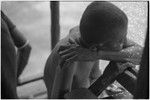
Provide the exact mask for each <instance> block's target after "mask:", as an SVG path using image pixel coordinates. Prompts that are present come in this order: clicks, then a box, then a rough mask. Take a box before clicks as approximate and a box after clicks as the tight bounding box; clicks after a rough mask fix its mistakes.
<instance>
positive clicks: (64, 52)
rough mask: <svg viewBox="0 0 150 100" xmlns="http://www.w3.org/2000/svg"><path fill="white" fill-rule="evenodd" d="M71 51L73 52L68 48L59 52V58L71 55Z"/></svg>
mask: <svg viewBox="0 0 150 100" xmlns="http://www.w3.org/2000/svg"><path fill="white" fill-rule="evenodd" d="M73 51H75V49H74V48H69V49H66V50H63V51H60V52H59V55H60V56H63V55H66V54H68V53H71V52H73Z"/></svg>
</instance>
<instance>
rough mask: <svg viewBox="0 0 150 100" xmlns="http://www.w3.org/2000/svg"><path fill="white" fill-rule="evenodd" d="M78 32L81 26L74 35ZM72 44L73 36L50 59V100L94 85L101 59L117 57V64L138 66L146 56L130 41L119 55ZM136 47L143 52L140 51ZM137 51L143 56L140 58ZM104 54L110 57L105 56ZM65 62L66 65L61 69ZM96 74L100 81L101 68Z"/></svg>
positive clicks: (46, 75)
mask: <svg viewBox="0 0 150 100" xmlns="http://www.w3.org/2000/svg"><path fill="white" fill-rule="evenodd" d="M77 30H78V29H77V27H75V28H73V29H72V30H71V31H70V32H72V33H73V34H75V32H77ZM72 33H71V34H72ZM68 41H70V37H69V36H68V37H66V38H65V39H63V40H61V41H60V42H59V43H58V44H57V46H56V47H55V48H54V50H53V51H52V53H51V55H50V56H49V58H48V60H47V63H46V66H45V72H44V80H45V83H46V87H47V90H48V98H63V97H62V95H63V94H64V93H66V92H68V91H71V90H72V89H76V88H81V87H82V88H88V87H89V86H90V84H91V83H90V79H89V77H90V74H91V71H93V69H96V67H94V64H95V63H96V62H97V61H98V60H99V59H104V60H112V58H113V60H114V61H118V60H120V59H121V60H122V61H130V62H132V63H134V64H138V63H139V62H140V60H139V59H140V58H141V56H140V55H141V54H142V48H141V47H140V46H139V45H137V44H135V43H134V42H130V41H129V43H128V42H127V43H128V45H126V46H125V47H124V49H122V50H121V51H119V52H115V51H113V52H111V51H107V52H105V51H99V52H98V53H97V52H94V51H92V50H88V49H85V48H82V47H80V46H78V47H76V46H75V45H72V43H70V42H68ZM72 42H73V41H72ZM71 47H72V48H73V49H72V48H71ZM70 48H71V49H70ZM131 48H134V49H132V53H131V51H130V49H131ZM136 48H139V49H138V50H137V49H136ZM75 51H76V52H75ZM135 51H136V52H138V54H140V55H137V53H135ZM62 52H63V53H62ZM72 52H74V53H72ZM133 53H135V54H134V55H135V56H131V55H129V54H132V55H133ZM104 54H105V55H106V56H104ZM65 55H67V56H65ZM70 58H71V59H70ZM64 59H65V60H64ZM68 59H69V60H68ZM64 61H65V63H64ZM62 62H63V63H64V64H63V65H62V66H60V65H61V63H62ZM94 71H95V72H94ZM94 71H93V73H96V74H95V76H94V77H93V80H96V79H97V78H98V77H99V76H100V72H99V71H98V69H96V70H94ZM64 76H69V77H64ZM60 77H61V78H60ZM65 80H66V81H65Z"/></svg>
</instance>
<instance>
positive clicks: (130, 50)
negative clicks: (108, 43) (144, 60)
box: [98, 39, 143, 65]
mask: <svg viewBox="0 0 150 100" xmlns="http://www.w3.org/2000/svg"><path fill="white" fill-rule="evenodd" d="M142 51H143V48H142V47H141V46H140V45H138V44H136V43H135V42H133V41H131V40H129V39H127V42H126V43H125V45H124V49H122V50H121V51H119V52H112V51H111V52H109V51H107V52H104V51H99V52H98V58H99V59H104V60H111V61H121V62H126V61H128V62H131V63H133V64H136V65H138V64H139V63H140V60H141V57H142Z"/></svg>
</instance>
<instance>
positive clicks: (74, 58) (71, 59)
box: [66, 55, 77, 62]
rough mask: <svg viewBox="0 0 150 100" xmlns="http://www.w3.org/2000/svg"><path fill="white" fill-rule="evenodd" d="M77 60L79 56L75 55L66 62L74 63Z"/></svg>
mask: <svg viewBox="0 0 150 100" xmlns="http://www.w3.org/2000/svg"><path fill="white" fill-rule="evenodd" d="M76 58H77V55H73V56H72V57H70V58H69V59H67V60H66V61H67V62H73V61H75V60H76Z"/></svg>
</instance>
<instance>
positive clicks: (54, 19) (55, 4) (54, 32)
mask: <svg viewBox="0 0 150 100" xmlns="http://www.w3.org/2000/svg"><path fill="white" fill-rule="evenodd" d="M50 8H51V50H52V49H53V48H54V47H55V45H56V44H57V42H58V41H59V37H60V36H59V33H60V25H59V1H50Z"/></svg>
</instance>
